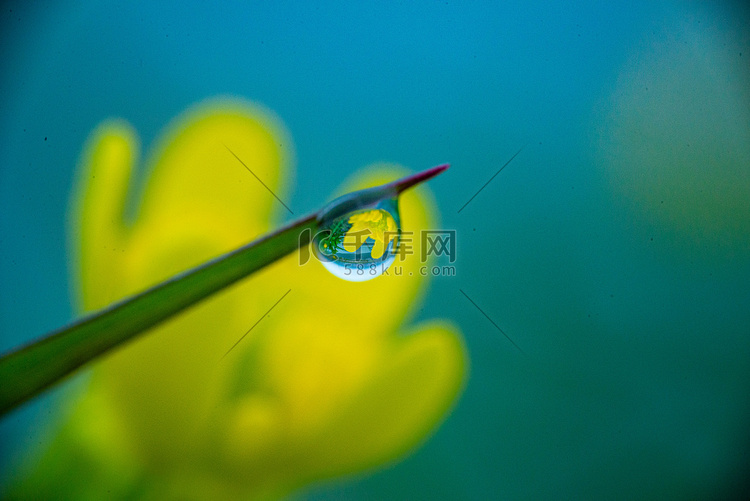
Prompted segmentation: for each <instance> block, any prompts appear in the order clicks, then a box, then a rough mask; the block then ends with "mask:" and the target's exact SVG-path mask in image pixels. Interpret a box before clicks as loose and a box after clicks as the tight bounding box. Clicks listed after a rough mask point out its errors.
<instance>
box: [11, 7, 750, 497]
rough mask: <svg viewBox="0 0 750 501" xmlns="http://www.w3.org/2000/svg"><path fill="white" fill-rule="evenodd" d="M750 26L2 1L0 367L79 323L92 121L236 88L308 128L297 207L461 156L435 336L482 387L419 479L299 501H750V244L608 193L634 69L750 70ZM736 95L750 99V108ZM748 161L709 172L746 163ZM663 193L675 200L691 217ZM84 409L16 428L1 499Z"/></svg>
mask: <svg viewBox="0 0 750 501" xmlns="http://www.w3.org/2000/svg"><path fill="white" fill-rule="evenodd" d="M748 19H749V17H748V14H747V11H746V10H744V9H742V8H740V7H738V6H737V5H735V4H729V3H727V4H723V5H721V4H717V5H715V6H711V7H706V6H704V7H699V6H697V5H695V4H682V3H675V4H672V3H669V2H664V3H662V2H580V3H577V4H576V5H575V6H574V7H569V6H566V7H564V6H562V5H561V4H560V3H558V2H504V3H502V5H499V3H494V2H487V3H486V4H483V3H473V4H472V6H471V7H463V6H459V5H457V4H456V3H454V2H440V3H438V2H429V3H426V2H422V3H414V4H411V3H406V4H400V5H388V6H384V5H380V4H379V3H363V4H358V5H352V4H350V3H348V2H341V3H322V4H319V5H306V4H303V3H301V2H274V3H273V5H251V6H248V5H245V4H244V3H237V4H229V5H223V4H216V5H214V4H211V3H208V2H205V3H204V2H194V3H180V2H175V3H166V2H134V3H133V4H129V5H119V4H118V3H114V2H60V3H58V4H57V5H55V6H50V5H41V4H40V5H28V4H27V3H26V2H4V3H3V7H2V12H0V89H2V92H1V93H0V256H2V259H0V351H6V350H8V349H10V348H12V347H14V346H16V345H18V344H19V343H22V342H24V341H27V340H30V339H33V338H35V337H37V336H40V335H42V334H43V333H45V332H47V331H49V330H52V329H54V328H56V327H59V326H61V325H63V324H65V323H67V322H68V321H70V320H71V319H73V318H74V311H73V307H72V304H71V297H70V292H69V279H68V255H67V253H66V239H65V238H66V237H65V232H66V211H67V204H68V201H69V196H70V192H71V186H72V181H73V173H74V167H75V165H76V162H77V159H78V155H79V154H80V151H81V149H82V146H83V144H84V141H85V139H86V137H87V135H88V134H89V132H90V131H91V130H92V129H93V128H94V126H95V125H96V124H98V123H99V122H100V121H101V120H103V119H105V118H107V117H112V116H117V117H123V118H125V119H126V120H128V121H129V122H130V123H132V124H133V126H134V127H135V128H136V130H137V131H138V132H139V134H140V137H141V141H142V143H141V144H142V150H143V151H147V150H148V148H149V145H150V144H151V142H152V141H153V140H154V139H155V138H156V136H157V134H158V133H159V131H160V130H161V129H162V128H163V127H164V126H165V125H166V124H167V123H168V121H169V120H171V119H172V118H174V117H175V116H176V115H178V114H179V113H180V112H182V111H183V110H185V109H186V108H187V107H188V106H190V105H191V104H194V103H196V102H198V101H201V100H203V99H205V98H207V97H211V96H215V95H220V94H230V95H237V96H242V97H244V98H247V99H250V100H252V101H255V102H258V103H260V104H262V105H263V106H265V107H267V108H269V109H271V110H273V111H274V112H275V113H276V114H278V116H279V117H280V118H281V120H282V121H283V122H284V123H285V125H286V126H287V128H288V130H289V131H290V133H291V136H292V138H293V140H294V143H295V144H294V151H295V157H296V164H297V166H296V180H295V185H294V188H293V189H292V192H291V193H289V194H287V196H286V198H285V201H287V202H288V204H289V205H290V206H291V207H292V208H293V209H294V211H295V213H297V214H299V213H304V212H307V211H309V210H312V209H314V208H316V207H318V206H320V205H321V204H322V203H324V202H325V201H326V195H325V194H328V193H332V192H333V191H334V189H335V188H336V187H337V186H338V184H339V183H340V181H341V179H342V178H343V177H345V176H347V175H348V174H350V173H351V172H352V171H353V170H355V169H357V168H360V167H362V166H364V165H366V164H369V163H372V162H374V161H381V160H383V161H392V162H397V163H400V164H403V165H406V166H408V167H410V168H412V169H414V170H417V169H422V168H426V167H429V166H432V165H436V164H438V163H442V162H451V163H452V168H451V170H450V171H448V172H447V173H446V174H445V175H444V176H441V177H440V178H438V179H436V180H434V181H433V182H431V184H430V186H431V189H432V190H433V191H434V193H435V195H436V198H437V201H438V204H439V206H440V209H441V213H442V214H441V217H442V224H443V226H444V227H445V228H451V229H456V230H457V232H458V252H459V256H458V263H457V271H458V276H457V277H454V278H446V277H438V278H435V279H434V280H433V281H432V283H431V286H430V290H429V294H428V295H427V297H426V299H425V300H424V302H423V303H422V304H419V305H417V306H416V308H417V312H416V319H422V318H434V317H442V318H450V319H452V320H453V321H454V322H456V323H457V324H458V325H459V326H460V327H461V329H462V331H463V333H464V335H465V337H466V342H467V347H468V350H469V355H470V358H471V374H470V379H469V381H468V384H467V387H466V391H465V393H464V395H463V397H462V398H461V400H460V402H459V403H458V405H457V407H456V408H455V410H454V411H453V413H452V414H451V415H450V417H449V418H448V419H447V421H446V422H445V423H444V425H443V426H442V427H441V428H440V429H438V430H437V431H436V433H435V434H434V436H433V437H432V438H431V439H430V440H429V441H428V442H427V443H426V444H425V445H424V446H423V447H422V448H420V449H419V450H418V451H416V452H415V453H414V454H412V455H411V456H409V457H408V458H406V459H405V460H403V461H401V462H399V463H397V464H394V465H389V466H387V467H384V468H383V469H381V470H379V471H377V472H374V473H372V472H368V473H367V474H362V475H359V476H355V477H351V478H347V479H342V480H337V481H333V482H329V483H325V484H321V485H316V486H312V487H311V488H310V489H309V490H307V491H303V492H300V493H299V494H298V495H297V496H296V497H297V498H298V499H321V500H323V499H338V498H346V499H372V498H376V499H385V498H388V499H415V498H433V499H488V498H501V499H517V498H548V499H549V498H558V499H559V498H603V497H607V498H631V499H632V498H646V499H649V498H650V499H655V498H659V499H664V498H692V499H701V498H703V499H713V498H726V497H732V496H739V494H738V493H740V492H744V493H747V492H748V490H747V484H746V483H744V482H745V480H744V476H745V475H747V472H748V463H749V462H750V461H749V458H748V453H749V451H750V429H749V428H748V423H750V392H749V391H748V390H750V248H749V247H748V244H747V242H748V238H747V235H744V234H737V235H733V236H732V235H730V236H729V237H727V238H728V239H725V240H720V239H714V240H712V239H710V238H709V239H708V241H707V245H708V246H709V247H710V248H709V249H708V250H706V248H704V247H701V245H694V246H692V247H691V246H690V245H687V246H686V245H685V242H688V241H691V242H692V241H695V240H696V239H698V237H696V239H692V238H691V236H690V234H688V235H687V236H686V235H685V232H684V231H682V232H680V231H676V230H674V228H673V227H671V226H670V225H669V224H668V222H667V223H665V219H659V218H656V219H654V218H651V217H650V216H649V215H648V214H647V213H644V212H641V211H639V210H638V209H637V208H635V209H634V208H633V206H634V205H638V200H637V197H636V200H635V201H634V200H633V198H628V197H627V196H622V194H621V192H619V191H618V190H617V189H616V187H615V188H613V186H612V183H611V181H610V179H611V178H610V177H608V174H607V165H606V162H605V161H604V160H603V159H604V158H606V154H603V153H602V146H601V142H600V135H601V134H602V131H605V132H604V134H605V135H606V130H608V125H607V124H608V123H609V122H607V120H609V118H608V117H611V116H613V113H614V115H617V113H619V111H618V110H616V109H614V108H612V102H613V96H615V97H616V96H619V95H621V88H622V85H626V86H627V82H625V83H624V84H623V76H622V75H623V72H624V71H625V70H624V69H623V68H627V67H629V66H628V65H632V64H637V63H638V62H639V61H640V59H641V58H642V57H645V56H641V54H644V53H648V47H651V46H653V45H654V44H656V45H657V46H669V45H670V44H677V43H679V42H680V40H681V38H679V37H677V38H674V37H673V34H674V30H675V27H684V26H688V27H689V30H688V33H698V34H700V33H704V31H703V30H706V31H705V33H707V34H705V33H704V36H709V37H710V36H714V34H718V35H717V36H719V37H720V38H721V39H720V40H717V43H716V45H717V47H719V49H720V50H726V54H724V53H722V54H724V55H725V56H726V57H722V58H720V59H717V60H715V61H714V60H712V59H711V58H710V57H709V58H708V59H707V60H702V64H703V66H702V67H703V68H712V69H713V70H715V71H716V74H717V75H719V76H720V75H721V74H723V72H728V73H732V74H739V75H740V78H745V77H747V76H748V75H749V72H748V65H749V64H750V63H748V61H750V37H749V34H748V31H749V30H748V28H747V27H748V26H749V24H748ZM675 40H676V41H675ZM727 43H728V44H729V47H727ZM660 44H662V45H660ZM722 44H723V45H722ZM722 47H723V49H722ZM644 48H646V49H644ZM708 54H709V55H710V54H713V53H711V52H709V53H708ZM675 71H677V72H678V73H679V68H678V69H677V70H675ZM625 74H627V72H625ZM745 83H750V82H749V81H748V80H745ZM748 87H750V85H749V86H748ZM740 94H741V92H740ZM699 97H700V96H699ZM714 97H715V96H714ZM729 97H731V98H733V99H734V101H733V102H737V101H738V102H740V103H742V104H743V105H744V106H748V105H749V103H748V102H747V101H745V99H746V98H747V94H744V95H738V96H729ZM691 102H700V99H694V100H692V101H691ZM747 109H748V108H744V110H745V112H746V111H747ZM705 112H706V113H708V114H709V115H710V116H711V117H714V118H715V119H714V120H713V121H709V122H708V123H709V124H710V126H712V127H714V129H715V130H714V131H713V133H714V136H715V137H724V136H729V135H731V134H734V136H732V137H735V136H737V134H739V135H740V136H742V135H743V134H744V135H745V136H747V134H748V129H750V121H742V120H745V118H747V117H748V116H750V114H748V113H745V114H744V115H742V117H743V118H742V120H741V121H740V123H739V124H737V123H736V122H733V123H732V124H731V125H729V126H728V125H727V123H728V122H725V121H723V120H722V119H721V118H722V117H721V115H720V114H719V115H717V113H719V112H717V111H716V109H714V110H713V111H711V110H707V111H705ZM712 113H713V114H712ZM717 117H718V118H717ZM723 127H729V130H728V132H727V133H726V134H725V132H724V130H723V129H722V128H723ZM737 131H739V132H737ZM730 132H731V134H730ZM524 145H525V147H524V150H523V151H522V152H521V154H519V155H518V157H517V158H516V159H515V160H514V162H513V163H512V164H510V166H509V167H508V168H507V169H505V170H504V171H503V172H502V173H501V174H500V175H499V176H498V177H497V178H496V179H494V180H493V181H492V182H491V183H490V184H489V185H488V186H487V187H486V188H485V189H484V190H483V191H482V192H481V193H480V194H479V195H478V196H477V198H476V199H475V200H473V201H472V202H471V204H469V205H468V206H467V207H466V209H464V210H463V211H462V212H461V213H460V214H459V213H457V211H458V209H459V208H460V207H461V206H462V205H463V204H464V203H465V202H466V201H467V200H468V199H469V198H470V197H471V196H472V195H473V194H474V193H475V192H476V190H478V189H479V188H480V187H481V186H482V185H483V184H484V183H485V182H487V180H488V179H489V178H490V177H491V176H492V175H493V174H494V173H495V172H496V171H497V169H498V168H499V167H500V166H501V165H502V164H503V163H504V162H505V161H506V160H507V159H508V158H510V156H511V155H512V154H513V153H515V152H516V151H517V150H518V149H519V148H520V147H521V146H524ZM709 147H710V145H709ZM605 149H606V147H605ZM740 158H742V157H740ZM733 167H734V168H733V169H728V170H727V172H726V173H725V172H723V171H722V170H718V171H716V172H714V173H713V174H712V176H716V177H718V178H721V176H729V175H736V174H737V172H740V174H742V173H745V174H746V173H747V171H748V170H750V165H739V166H737V165H734V166H733ZM142 174H143V173H142V172H141V175H142ZM697 179H698V181H701V180H705V179H711V177H698V178H697ZM747 179H748V178H747V176H746V175H745V176H743V175H740V177H739V179H738V181H737V182H738V183H744V182H746V181H747ZM730 182H731V181H730ZM663 188H664V189H662V190H661V191H660V194H661V195H662V199H663V200H662V203H664V202H666V203H667V204H670V203H672V204H679V203H681V202H683V201H684V200H682V199H681V197H680V191H679V189H669V185H668V184H666V185H665V186H664V187H663ZM706 189H707V190H709V191H710V190H711V189H713V187H712V186H711V185H710V184H709V186H707V188H706ZM657 191H658V190H657ZM748 191H750V190H747V189H746V190H745V191H744V192H741V193H745V194H747V193H748ZM664 199H665V200H664ZM712 200H713V199H712ZM741 203H742V204H744V207H746V208H747V213H746V214H742V213H739V214H734V215H730V216H727V217H734V218H739V223H738V225H739V226H737V225H735V227H739V228H740V233H742V232H744V231H745V230H747V229H748V228H749V227H750V225H749V224H748V217H750V216H748V214H750V198H748V199H744V201H741ZM686 210H687V216H685V217H688V218H689V217H695V218H697V219H698V220H700V218H701V217H702V213H701V211H700V209H699V208H698V209H695V208H693V209H692V210H693V212H690V210H691V208H689V207H688V208H687V209H686ZM644 214H645V215H644ZM667 219H668V218H667ZM698 224H699V226H700V223H698ZM706 224H707V225H710V224H711V223H710V221H709V222H708V223H706ZM688 226H689V225H688ZM704 229H705V227H704ZM714 244H716V245H714ZM459 289H461V290H463V291H465V292H466V293H467V294H468V295H469V296H470V297H471V298H472V299H473V300H474V301H475V302H476V303H477V304H478V305H479V306H480V307H481V308H482V309H483V310H484V312H486V313H487V314H488V315H489V316H490V317H491V318H492V319H493V320H494V321H495V323H497V324H498V325H500V326H501V327H502V328H503V329H504V330H505V331H506V332H507V333H508V334H509V335H510V336H511V337H512V338H513V339H514V341H515V342H516V343H518V345H519V346H521V347H522V348H523V349H524V351H525V352H526V353H527V354H528V355H529V356H528V357H524V356H523V355H522V354H521V353H519V352H518V351H517V350H516V349H515V348H514V347H513V346H512V345H511V344H510V343H509V342H508V341H507V340H506V339H504V338H503V337H502V335H501V334H500V333H499V332H498V331H497V330H495V328H494V327H493V326H492V324H491V323H490V322H489V321H488V320H487V319H486V318H485V317H484V316H482V314H481V313H480V312H479V311H477V310H476V309H475V308H474V306H472V305H471V304H470V303H469V302H468V301H467V300H466V299H465V298H464V297H463V295H462V294H461V293H460V292H459ZM0 384H2V382H0ZM64 390H65V386H63V388H62V389H60V388H58V389H56V390H54V391H52V392H49V393H48V394H47V395H45V396H44V397H42V398H40V399H38V400H36V401H34V402H32V403H30V404H28V405H26V406H24V407H23V408H22V409H20V410H18V411H16V412H14V413H13V414H12V415H11V416H9V417H6V418H4V419H3V421H0V447H1V448H2V454H1V455H0V486H2V484H3V483H5V482H7V479H8V475H9V474H10V473H9V472H11V471H12V468H13V467H14V466H15V465H17V464H18V461H19V460H20V458H21V457H22V453H23V451H24V450H25V449H26V448H28V447H29V446H30V445H31V444H34V443H37V442H40V441H43V440H44V439H45V436H46V433H48V430H49V424H50V422H51V421H50V420H51V418H52V416H53V415H54V409H55V399H56V398H59V397H60V395H61V394H62V393H64ZM743 497H744V496H743Z"/></svg>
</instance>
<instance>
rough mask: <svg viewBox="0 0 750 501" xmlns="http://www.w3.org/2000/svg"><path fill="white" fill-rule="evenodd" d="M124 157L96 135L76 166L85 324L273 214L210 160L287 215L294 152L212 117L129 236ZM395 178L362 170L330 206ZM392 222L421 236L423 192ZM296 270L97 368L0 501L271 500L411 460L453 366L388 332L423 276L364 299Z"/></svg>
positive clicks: (171, 164) (425, 332)
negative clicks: (88, 316)
mask: <svg viewBox="0 0 750 501" xmlns="http://www.w3.org/2000/svg"><path fill="white" fill-rule="evenodd" d="M135 142H136V140H135V133H134V131H133V130H132V129H131V128H130V127H129V126H128V125H127V124H125V123H123V122H119V121H116V122H106V123H104V124H102V125H101V126H100V127H99V128H98V129H97V130H96V131H94V133H93V134H92V136H91V139H90V141H89V143H88V145H87V147H86V148H85V150H84V153H83V156H82V160H81V164H80V168H79V180H78V191H77V194H76V197H75V203H76V206H75V210H74V211H73V213H72V217H71V235H72V246H73V248H74V249H75V253H76V260H75V263H76V266H75V276H76V278H77V285H78V290H79V294H78V297H79V298H80V301H81V304H82V307H83V309H85V310H91V309H95V308H100V307H103V306H105V305H107V304H109V303H111V302H113V301H116V300H117V299H119V298H122V297H123V296H126V295H128V294H133V293H135V292H138V291H139V290H142V289H144V288H145V287H148V286H150V285H152V284H154V283H156V282H159V281H161V280H164V279H166V278H168V277H169V276H171V275H174V274H175V273H178V272H180V271H182V270H184V269H186V268H188V267H191V266H194V265H196V264H199V263H200V262H202V261H205V260H207V259H209V258H211V257H213V256H216V255H218V254H220V253H223V252H227V251H229V250H231V249H233V248H236V247H237V246H239V245H241V244H243V243H245V242H247V241H250V240H252V239H253V238H255V237H257V236H259V235H261V234H263V233H265V232H266V231H268V230H269V229H270V228H272V227H274V226H277V225H278V224H279V218H278V216H279V215H280V214H283V213H284V212H285V209H284V208H283V207H282V206H281V205H280V204H279V203H278V202H277V201H276V199H275V198H274V197H273V196H272V195H271V194H270V193H269V192H268V191H267V190H266V188H265V187H264V186H262V185H261V184H260V183H259V182H258V181H257V179H256V178H255V177H253V176H251V175H249V174H248V172H247V171H246V170H245V168H244V167H243V166H242V165H240V164H239V163H238V162H237V160H236V159H235V158H234V157H233V156H232V155H231V154H230V153H229V152H228V151H227V149H226V148H225V146H224V145H227V146H230V147H231V148H232V150H233V151H234V152H235V153H236V154H237V155H238V156H239V157H240V158H242V159H243V161H244V162H245V163H246V164H247V166H248V167H249V168H250V169H251V170H252V171H253V172H254V173H255V174H256V175H257V176H258V178H260V179H261V180H263V182H264V183H265V184H266V185H267V186H268V187H269V188H271V189H272V190H274V192H275V193H277V194H278V195H279V196H280V198H281V199H284V193H285V188H286V185H285V184H284V180H285V179H289V178H290V177H291V171H290V166H289V164H290V161H289V155H288V154H287V153H286V152H287V151H288V150H289V144H290V141H289V138H288V137H287V136H286V135H285V134H284V132H283V129H282V128H281V127H280V126H279V125H277V121H276V120H274V119H273V118H272V117H271V116H270V115H269V114H268V113H264V112H260V111H259V110H258V109H257V108H254V107H251V106H249V105H247V104H246V103H244V102H240V101H234V100H232V101H230V100H223V101H211V102H208V103H204V104H203V105H201V106H198V107H197V108H196V109H193V110H191V111H189V112H187V113H186V114H185V115H184V116H182V117H179V118H178V119H177V120H176V121H175V122H174V123H173V124H172V125H171V126H170V127H169V128H168V130H167V131H166V133H165V134H164V136H163V137H162V139H161V140H160V141H159V142H158V143H157V147H156V148H155V151H154V152H153V153H152V155H151V156H149V157H148V160H147V162H146V166H147V167H148V171H147V172H148V176H149V177H148V181H147V183H146V184H145V185H144V188H143V191H142V193H141V194H140V195H141V196H140V199H139V205H138V207H137V211H134V212H132V214H133V217H131V218H125V216H124V208H125V207H126V206H127V205H128V203H127V202H126V194H128V193H129V189H128V184H129V178H130V175H131V171H132V168H133V163H134V162H135V161H136V159H137V152H136V151H135ZM400 174H402V173H401V172H397V171H396V170H395V169H394V168H393V167H392V166H391V167H383V166H381V167H380V168H371V169H368V171H367V174H366V175H360V176H357V177H356V178H355V179H354V180H352V181H351V182H349V183H347V184H346V185H345V186H344V187H343V189H345V190H347V191H348V190H350V189H354V188H361V187H365V186H368V185H373V184H378V183H382V182H384V181H388V180H392V179H393V178H394V177H396V176H398V175H400ZM321 202H323V200H321ZM400 205H401V211H402V215H403V216H404V220H408V221H409V223H410V227H409V228H408V229H409V230H410V231H418V230H419V229H420V228H426V227H427V226H428V225H429V224H430V214H431V213H432V212H433V211H432V210H431V209H428V207H429V205H430V201H429V197H428V192H427V191H426V190H425V189H424V188H418V189H415V190H412V191H410V192H408V193H407V194H405V195H404V196H403V197H402V199H401V203H400ZM386 226H387V223H386ZM416 240H418V239H416ZM414 252H415V256H418V255H419V242H415V245H414ZM412 257H414V256H412ZM298 263H299V260H298V256H297V255H290V256H289V257H287V258H286V259H283V260H281V261H279V262H277V263H276V264H274V265H272V266H270V267H268V268H266V269H265V270H263V271H261V272H259V273H256V274H254V275H253V276H252V277H251V278H249V279H248V280H244V281H242V282H240V283H238V284H236V285H235V286H233V287H231V288H230V289H228V290H227V291H225V292H222V293H220V294H217V295H216V296H215V297H212V298H211V299H209V300H207V301H205V302H204V303H201V304H199V305H197V306H196V307H193V308H192V309H190V310H189V311H188V312H186V313H185V314H183V315H181V316H179V317H178V318H175V319H173V320H171V321H169V322H167V323H165V324H164V325H163V326H161V327H159V328H158V329H154V330H152V331H151V332H149V333H148V334H146V335H144V336H143V337H142V338H140V339H137V340H135V341H134V342H132V343H130V344H128V345H126V346H125V347H123V348H121V349H119V350H117V351H116V352H115V353H113V354H111V355H108V356H107V357H105V358H104V359H102V360H100V361H98V362H97V363H96V364H95V365H94V367H93V369H92V370H91V371H90V377H89V378H88V379H87V381H86V384H85V387H78V388H77V392H74V393H76V394H75V395H71V397H70V398H69V399H68V400H67V402H66V405H65V406H64V409H63V410H62V411H61V413H60V414H61V421H62V423H61V424H60V426H59V428H58V430H57V431H56V432H55V435H54V438H53V439H52V440H51V442H50V443H49V444H48V445H47V446H45V450H44V451H39V454H38V455H36V456H35V457H38V460H37V461H36V462H35V463H34V466H33V468H31V469H30V470H29V471H28V472H26V475H25V476H24V478H23V479H21V480H19V481H18V483H17V484H16V486H15V489H14V490H13V491H12V492H11V493H10V495H11V497H19V498H29V497H32V498H49V499H51V498H56V499H60V498H90V499H104V498H107V499H112V498H125V497H128V498H132V497H137V498H140V499H144V498H145V499H235V498H243V499H247V498H248V497H277V496H281V495H284V494H286V493H289V492H291V491H292V490H293V489H296V488H300V487H301V486H304V485H305V484H307V483H309V482H311V481H315V480H318V479H322V478H329V477H332V476H336V475H342V474H347V473H352V472H356V471H360V470H362V469H365V468H372V467H375V466H377V465H380V464H382V463H384V462H386V461H390V460H394V459H396V458H398V457H400V456H402V455H403V454H405V453H406V452H408V451H409V450H412V449H413V448H414V447H415V446H416V445H417V444H419V443H420V442H422V441H423V440H424V439H425V438H426V437H427V435H428V434H429V433H430V432H431V430H433V429H434V428H435V426H436V425H437V423H439V422H440V421H441V419H442V418H443V417H444V416H445V414H446V412H447V411H448V410H449V408H450V407H451V406H452V404H453V403H454V402H455V400H456V398H457V396H458V394H459V391H460V388H461V386H462V382H463V379H464V374H465V362H466V357H465V352H464V349H463V344H462V341H461V337H460V336H459V335H458V334H457V332H456V330H455V328H453V327H452V326H450V325H448V324H447V323H445V322H437V321H432V322H427V323H423V324H420V325H417V326H416V327H412V328H409V329H407V330H406V331H404V330H403V329H402V328H401V327H400V326H401V324H402V322H403V321H404V319H405V318H406V316H407V314H408V313H409V310H410V309H411V307H412V305H413V304H414V302H415V301H416V300H417V297H418V296H419V294H420V290H422V289H423V286H424V278H423V277H421V276H420V274H419V273H418V272H417V270H418V267H419V266H420V263H418V262H417V259H416V258H414V259H406V260H405V261H403V266H404V272H403V276H395V275H392V276H385V277H381V278H378V279H377V280H374V281H372V282H368V283H366V284H362V283H352V282H346V281H343V280H340V279H338V278H336V277H334V276H332V275H331V274H329V273H328V272H327V271H325V269H324V268H323V266H321V265H320V263H317V262H316V261H314V260H313V261H310V262H309V263H307V264H306V265H304V266H301V265H299V264H298ZM410 273H411V274H412V275H413V276H409V275H410ZM288 291H289V292H288ZM287 292H288V294H287V295H286V296H284V294H285V293H287ZM282 297H283V298H284V299H283V300H282V301H280V302H278V301H279V299H280V298H282ZM277 302H278V304H276V306H275V307H273V308H272V310H271V311H270V313H269V314H268V315H266V313H267V312H268V311H269V309H271V307H272V306H273V305H274V304H275V303H277ZM372 304H377V305H378V307H377V308H371V307H369V306H368V307H367V308H362V307H361V305H372ZM251 326H252V327H251ZM248 331H251V332H249V334H248V335H247V336H246V337H245V339H243V340H242V342H241V343H239V345H238V346H237V347H236V348H235V349H233V350H232V351H231V352H229V353H228V354H226V353H227V350H228V349H229V348H230V347H231V346H232V345H233V344H234V343H235V342H236V341H237V339H239V338H240V337H241V336H242V335H243V334H244V333H246V332H248ZM404 334H406V335H404ZM225 354H226V356H224V355H225Z"/></svg>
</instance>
